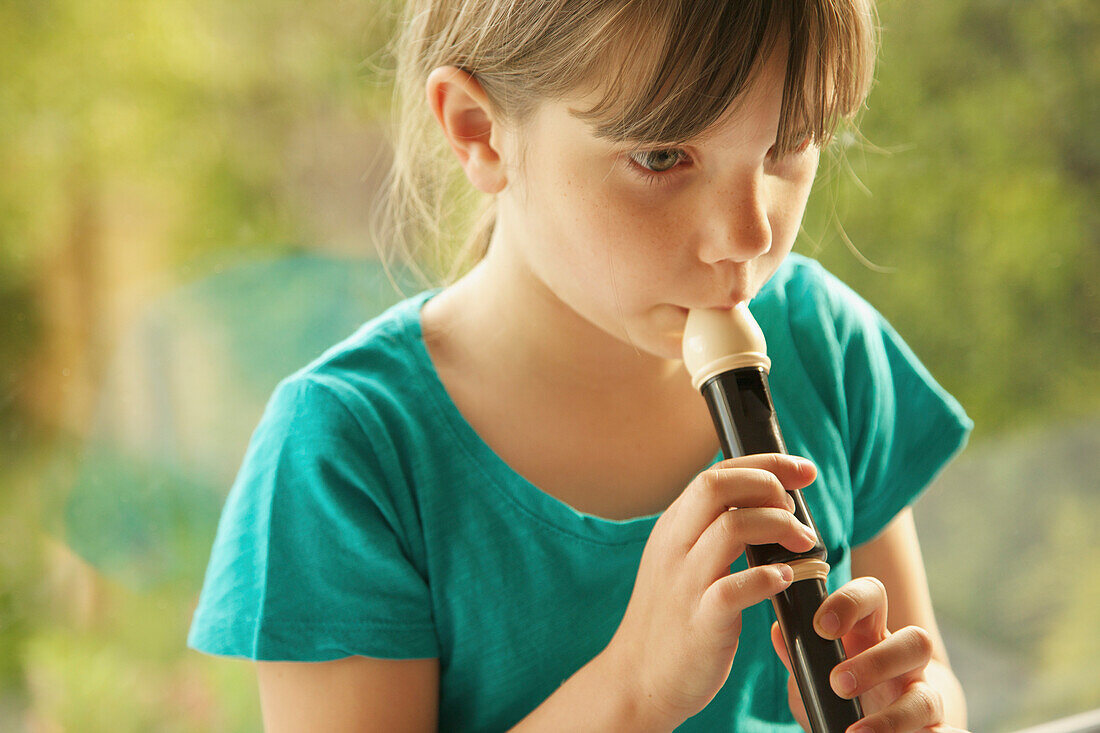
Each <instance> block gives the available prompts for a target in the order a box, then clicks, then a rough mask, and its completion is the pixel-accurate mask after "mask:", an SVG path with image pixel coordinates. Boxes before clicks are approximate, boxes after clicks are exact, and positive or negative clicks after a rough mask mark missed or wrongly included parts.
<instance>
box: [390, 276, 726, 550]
mask: <svg viewBox="0 0 1100 733" xmlns="http://www.w3.org/2000/svg"><path fill="white" fill-rule="evenodd" d="M442 290H443V289H442V288H434V289H429V290H425V291H423V292H421V293H420V294H418V295H416V296H413V297H412V298H410V299H409V300H408V301H406V304H407V307H408V310H407V311H406V312H405V313H403V314H402V315H403V316H405V319H404V320H405V321H406V325H407V328H405V329H402V331H403V332H404V333H405V334H406V335H407V336H408V339H409V342H410V347H411V348H412V350H413V353H414V354H415V361H416V364H417V366H418V372H419V374H420V376H421V378H422V380H423V384H424V386H425V388H426V389H425V391H426V393H427V394H428V395H429V396H430V397H431V398H432V399H433V400H435V402H436V406H437V407H438V409H439V414H440V415H441V416H442V417H443V418H445V420H446V422H447V425H448V426H449V427H450V428H451V429H452V431H453V433H454V436H455V438H456V439H457V440H458V442H459V444H460V445H462V447H463V448H464V449H465V450H466V452H467V453H468V454H469V455H470V457H471V459H472V460H473V461H474V462H475V463H476V464H477V465H478V466H479V467H480V468H481V470H482V471H483V472H484V473H485V474H486V476H487V477H488V479H489V483H490V484H491V486H492V487H493V488H494V489H495V490H497V491H498V492H499V493H500V494H502V495H503V497H504V498H505V499H506V500H509V501H511V502H513V503H514V504H515V505H516V506H517V508H519V509H520V510H521V511H523V512H524V513H526V514H529V515H530V516H531V517H532V518H533V519H535V520H537V521H539V522H542V523H543V524H546V525H549V526H550V527H552V528H553V529H556V530H559V531H562V532H566V533H568V534H570V535H573V536H575V537H578V538H581V539H585V540H589V541H592V542H596V543H599V544H628V543H634V542H644V541H645V540H646V539H647V538H648V537H649V534H650V532H651V531H652V530H653V525H654V524H655V523H656V521H657V519H658V518H659V517H660V516H661V514H662V513H663V512H658V513H656V514H650V515H647V516H640V517H631V518H629V519H609V518H606V517H600V516H597V515H594V514H587V513H585V512H582V511H578V510H577V509H575V508H573V507H572V506H570V505H569V504H567V503H566V502H564V501H562V500H560V499H558V498H557V497H555V496H552V495H551V494H548V493H546V492H545V491H543V490H542V489H540V488H538V487H537V486H535V485H534V484H533V483H531V482H530V481H528V480H527V479H526V478H525V477H524V476H523V475H522V474H520V473H518V472H517V471H515V470H514V469H513V468H512V467H511V466H510V465H508V463H507V462H505V460H504V459H503V458H501V457H500V456H499V455H498V454H497V452H496V451H494V450H493V449H492V447H491V446H490V445H489V444H488V443H486V442H485V441H484V440H482V438H481V436H480V435H479V434H478V433H477V431H476V430H474V427H473V426H472V425H470V423H469V422H468V421H467V420H466V418H465V417H464V416H463V415H462V413H461V411H459V409H458V406H457V405H456V404H455V403H454V401H453V400H452V399H451V396H450V394H449V393H448V392H447V388H446V386H445V385H444V384H443V381H442V380H441V379H440V378H439V374H438V372H437V371H436V369H435V365H434V363H433V362H432V359H431V355H430V354H429V353H428V348H427V346H426V345H425V344H424V335H423V330H422V324H421V309H422V308H423V306H424V304H425V303H427V302H428V301H429V300H430V299H431V298H433V297H434V296H435V295H437V294H439V293H440V292H441V291H442ZM720 458H721V454H719V455H718V456H717V457H716V458H715V459H714V460H718V459H720ZM712 463H713V461H712Z"/></svg>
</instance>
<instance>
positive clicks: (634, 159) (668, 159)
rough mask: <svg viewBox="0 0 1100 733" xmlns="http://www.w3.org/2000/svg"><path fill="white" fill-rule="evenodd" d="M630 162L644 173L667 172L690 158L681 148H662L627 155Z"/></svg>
mask: <svg viewBox="0 0 1100 733" xmlns="http://www.w3.org/2000/svg"><path fill="white" fill-rule="evenodd" d="M627 157H628V158H629V159H630V162H631V163H633V164H634V165H635V166H637V167H638V168H640V169H641V171H640V172H642V173H643V175H655V174H661V173H665V172H666V171H670V170H672V169H673V168H675V167H676V166H677V165H678V164H680V163H681V162H683V161H685V160H687V159H688V155H687V153H685V152H684V151H683V150H682V149H680V148H661V149H659V150H639V151H636V152H633V153H630V154H629V155H627Z"/></svg>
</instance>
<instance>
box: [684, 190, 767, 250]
mask: <svg viewBox="0 0 1100 733" xmlns="http://www.w3.org/2000/svg"><path fill="white" fill-rule="evenodd" d="M766 193H767V192H766V191H765V185H764V179H763V174H762V172H760V171H757V172H756V173H755V174H751V175H750V177H748V178H746V179H742V180H741V181H740V182H739V183H738V185H737V186H736V187H733V188H728V187H723V189H722V190H721V191H719V192H718V194H717V195H716V196H715V197H714V198H712V199H710V200H709V201H707V202H704V203H703V205H704V206H705V210H704V211H703V212H702V215H703V220H704V221H706V222H707V226H706V230H705V231H704V233H703V237H702V240H703V241H702V244H701V246H700V254H699V257H700V259H702V260H703V261H704V262H707V263H708V264H715V263H717V262H721V261H733V262H747V261H749V260H752V259H755V258H757V257H759V256H760V255H763V254H766V253H767V252H768V250H770V249H771V247H772V228H771V224H770V223H769V222H768V205H767V204H768V202H767V195H766Z"/></svg>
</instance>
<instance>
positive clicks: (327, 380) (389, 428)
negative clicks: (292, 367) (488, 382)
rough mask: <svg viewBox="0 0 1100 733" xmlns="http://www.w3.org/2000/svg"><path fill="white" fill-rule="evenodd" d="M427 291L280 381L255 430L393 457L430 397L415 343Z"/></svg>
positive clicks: (311, 445) (316, 446)
mask: <svg viewBox="0 0 1100 733" xmlns="http://www.w3.org/2000/svg"><path fill="white" fill-rule="evenodd" d="M433 292H434V291H423V292H420V293H418V294H416V295H413V296H411V297H409V298H406V299H405V300H402V301H400V302H398V303H395V304H393V305H391V306H390V307H388V308H386V310H384V311H383V312H382V313H380V314H378V315H377V316H375V317H373V318H371V319H370V320H368V321H366V322H365V323H363V324H362V325H361V326H360V327H359V328H357V329H356V330H355V331H354V332H353V333H351V334H350V335H349V336H347V337H346V338H344V339H342V340H341V341H339V342H338V343H336V344H333V345H332V346H331V347H329V348H328V349H326V350H325V351H324V352H323V353H321V354H320V355H319V356H317V358H315V359H314V360H313V361H311V362H309V363H308V364H306V365H305V366H303V367H301V368H300V369H298V370H297V371H295V372H293V373H292V374H290V375H289V376H287V377H285V378H284V379H282V380H281V381H280V382H279V384H278V385H277V386H276V387H275V390H274V392H273V393H272V395H271V397H270V398H269V399H268V403H267V406H266V408H265V411H264V415H263V417H262V418H261V421H260V425H259V426H258V428H257V433H264V434H268V435H275V436H280V438H279V439H280V440H283V441H286V442H287V443H289V444H297V445H298V446H300V447H303V448H304V447H308V450H309V451H310V452H314V451H317V450H320V449H321V448H322V447H324V446H328V447H330V448H332V450H333V452H334V453H347V452H355V453H357V454H364V455H365V454H372V455H374V456H376V459H377V460H378V462H379V463H381V464H391V465H392V464H393V463H395V462H397V461H398V460H399V458H398V456H399V453H400V446H401V445H402V444H403V443H406V442H407V441H406V440H403V437H406V438H407V437H408V436H405V435H404V434H405V433H408V432H409V431H410V430H420V429H421V426H422V425H423V424H424V422H425V420H424V414H423V413H425V412H429V413H430V412H431V411H432V407H431V405H432V402H433V400H434V399H435V397H434V395H432V394H430V392H431V390H430V380H429V379H428V378H427V375H426V374H425V369H426V365H425V360H426V359H427V358H428V357H427V355H426V351H425V350H424V347H423V344H422V342H421V341H420V340H419V329H420V318H419V315H420V306H421V305H422V304H423V303H424V301H425V300H427V298H428V297H430V296H431V294H432V293H433Z"/></svg>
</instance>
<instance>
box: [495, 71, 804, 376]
mask: <svg viewBox="0 0 1100 733" xmlns="http://www.w3.org/2000/svg"><path fill="white" fill-rule="evenodd" d="M785 62H786V59H785V54H782V53H776V54H773V56H772V58H771V59H770V60H769V62H768V63H767V64H766V65H765V68H764V69H763V70H762V71H761V73H760V75H759V76H758V77H757V79H756V81H755V83H754V85H753V86H752V87H751V88H750V89H749V90H747V91H746V93H745V95H744V97H743V104H741V105H740V106H735V108H734V109H732V110H731V111H729V112H727V114H726V115H725V116H724V117H723V119H721V120H720V121H719V122H718V123H716V125H714V126H713V127H712V128H711V129H709V130H708V131H707V133H706V134H705V135H704V136H703V137H702V138H700V139H698V140H694V141H691V142H690V143H689V144H686V145H683V146H680V147H675V148H663V149H646V150H643V151H641V152H638V151H631V149H630V147H629V146H626V145H619V144H615V143H612V142H608V141H605V140H602V139H600V138H597V137H596V136H595V135H594V134H593V132H592V130H591V128H590V127H589V125H588V124H587V123H585V122H582V121H581V120H578V119H577V118H575V117H574V116H572V115H571V114H570V109H571V108H572V109H577V108H583V105H584V104H585V102H587V101H589V100H583V99H578V100H562V101H554V102H549V103H546V104H544V105H542V106H541V107H540V109H539V110H538V111H537V112H536V113H535V114H534V116H533V117H532V118H531V119H530V121H529V122H528V123H526V124H525V125H524V126H523V127H522V128H521V130H520V131H519V135H518V137H517V139H518V141H519V142H520V143H521V144H522V146H523V147H522V148H517V147H515V146H513V149H514V150H521V149H522V150H524V151H525V157H524V160H523V164H522V165H521V166H519V167H514V169H513V171H512V173H511V175H510V176H509V178H508V185H507V186H506V187H505V189H504V190H503V191H502V192H501V193H500V194H499V195H498V207H499V208H498V220H497V230H496V233H495V237H496V238H497V239H501V240H503V241H507V242H509V243H510V244H509V247H512V248H514V254H515V255H516V256H515V257H514V258H513V259H514V261H515V262H517V263H520V266H521V267H522V268H523V270H524V273H523V274H524V275H528V276H530V278H531V280H530V283H528V285H530V286H531V287H535V288H539V289H542V288H543V287H545V289H546V291H548V292H549V293H550V294H552V295H553V296H554V297H556V298H557V299H559V300H560V301H561V302H562V303H563V304H565V305H567V306H568V307H569V308H570V309H572V310H573V311H575V312H576V313H577V314H579V315H580V316H581V317H582V318H584V319H586V320H587V321H589V322H590V323H592V324H593V325H595V326H597V327H599V328H600V329H602V330H603V331H605V332H607V333H608V334H611V335H613V336H615V337H616V338H618V339H620V340H621V341H623V342H625V343H628V344H633V345H634V346H636V347H637V348H638V349H640V350H642V351H644V352H647V353H649V354H652V355H654V356H658V357H661V358H665V359H678V358H680V353H681V352H680V350H681V343H680V342H681V338H682V334H683V327H684V322H685V320H686V318H687V309H689V308H731V307H732V306H734V305H735V304H736V303H738V302H741V301H747V300H749V299H750V298H752V297H753V296H754V295H755V294H756V292H757V291H758V290H759V289H760V288H761V286H762V285H764V283H765V282H766V281H767V280H768V278H769V277H771V275H772V274H773V273H774V272H775V270H776V268H777V267H778V266H779V264H780V263H781V262H782V260H783V258H784V257H786V255H787V254H788V253H789V252H790V250H791V246H792V244H793V243H794V238H795V234H796V233H797V231H798V227H799V223H800V221H801V219H802V214H803V212H804V210H805V207H806V199H807V197H808V196H809V192H810V187H811V185H812V183H813V179H814V174H815V172H816V170H817V163H818V150H817V148H816V147H815V146H814V145H811V144H809V143H808V142H807V144H806V145H804V146H803V147H802V148H801V149H800V150H799V151H798V152H795V153H791V154H790V155H788V156H787V157H786V158H785V159H783V160H776V159H775V157H774V153H773V146H774V143H775V139H776V132H777V128H778V124H779V111H780V101H781V97H782V85H783V74H784V66H785Z"/></svg>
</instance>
